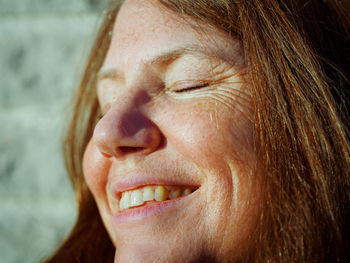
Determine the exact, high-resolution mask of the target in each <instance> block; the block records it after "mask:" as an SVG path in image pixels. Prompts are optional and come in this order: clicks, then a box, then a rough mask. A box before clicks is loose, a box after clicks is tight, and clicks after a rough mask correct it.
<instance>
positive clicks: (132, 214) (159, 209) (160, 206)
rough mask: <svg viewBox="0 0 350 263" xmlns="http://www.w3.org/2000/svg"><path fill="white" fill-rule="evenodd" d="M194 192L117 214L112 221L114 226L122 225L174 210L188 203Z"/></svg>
mask: <svg viewBox="0 0 350 263" xmlns="http://www.w3.org/2000/svg"><path fill="white" fill-rule="evenodd" d="M196 192H199V191H198V189H197V190H196V191H195V192H193V193H191V194H189V195H187V196H185V197H182V198H179V199H174V200H168V201H164V202H159V203H158V202H155V203H151V204H148V205H147V204H146V205H145V206H141V207H138V208H132V209H129V210H126V211H124V212H119V213H118V214H116V215H115V216H114V217H113V221H114V223H115V224H122V223H129V222H136V221H140V220H142V219H146V218H149V217H151V216H156V215H160V214H162V213H164V212H166V211H168V210H170V209H172V208H175V206H178V205H180V204H182V203H183V202H185V201H190V199H192V198H193V197H194V196H195V195H196Z"/></svg>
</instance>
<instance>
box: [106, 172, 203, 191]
mask: <svg viewBox="0 0 350 263" xmlns="http://www.w3.org/2000/svg"><path fill="white" fill-rule="evenodd" d="M126 178H127V179H124V180H120V181H117V182H115V183H113V184H112V185H111V190H112V193H113V195H114V196H119V194H120V193H122V192H125V191H127V190H131V189H136V188H139V187H142V186H146V185H169V186H185V187H186V186H188V187H193V188H198V187H199V184H198V183H195V182H193V181H192V180H189V179H187V180H186V179H185V178H182V179H181V180H177V179H175V178H174V179H169V178H164V177H163V176H162V177H160V176H156V175H150V174H144V173H141V174H140V173H137V174H133V175H131V176H127V177H126Z"/></svg>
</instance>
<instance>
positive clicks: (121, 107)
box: [93, 92, 162, 158]
mask: <svg viewBox="0 0 350 263" xmlns="http://www.w3.org/2000/svg"><path fill="white" fill-rule="evenodd" d="M149 100H150V99H149V96H148V95H147V94H146V93H144V92H143V93H139V94H138V95H137V96H135V97H134V98H133V99H132V100H130V96H128V98H126V97H124V98H120V99H119V100H118V101H117V102H115V103H114V104H113V105H112V106H111V107H110V109H109V110H108V112H107V113H106V114H105V116H104V117H103V118H102V119H101V120H100V121H99V122H98V123H97V125H96V127H95V130H94V134H93V140H94V142H95V144H96V146H97V148H98V149H99V151H100V152H101V153H102V154H103V155H105V156H106V157H116V158H122V157H125V156H128V155H134V154H149V153H152V152H154V151H155V150H156V149H157V148H158V147H159V146H160V144H161V141H162V135H161V131H160V130H159V128H158V127H157V126H156V125H155V124H154V123H153V122H152V121H151V120H150V118H148V117H147V116H146V115H145V114H144V113H142V111H141V106H142V105H143V104H145V103H147V102H148V101H149Z"/></svg>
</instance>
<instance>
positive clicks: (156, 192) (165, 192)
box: [119, 185, 192, 210]
mask: <svg viewBox="0 0 350 263" xmlns="http://www.w3.org/2000/svg"><path fill="white" fill-rule="evenodd" d="M190 193H192V189H190V188H188V187H187V188H180V187H170V186H167V187H164V186H162V185H158V186H146V187H143V188H140V189H136V190H130V191H126V192H123V193H122V198H121V199H120V202H119V207H120V210H124V209H127V208H129V207H135V206H140V205H143V204H144V203H145V202H147V201H153V200H156V201H159V202H162V201H165V200H167V199H168V198H169V199H174V198H178V197H179V196H185V195H189V194H190Z"/></svg>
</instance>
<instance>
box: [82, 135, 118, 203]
mask: <svg viewBox="0 0 350 263" xmlns="http://www.w3.org/2000/svg"><path fill="white" fill-rule="evenodd" d="M110 166H111V162H110V161H109V160H108V159H106V158H105V157H104V156H103V155H102V154H101V153H100V151H99V150H98V149H97V147H96V145H95V144H94V143H93V141H90V142H89V144H88V146H87V147H86V150H85V153H84V159H83V173H84V178H85V181H86V183H87V185H88V187H89V189H90V191H91V192H92V194H93V195H94V197H95V199H96V202H98V201H99V197H103V196H105V192H106V184H107V181H108V172H109V168H110Z"/></svg>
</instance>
